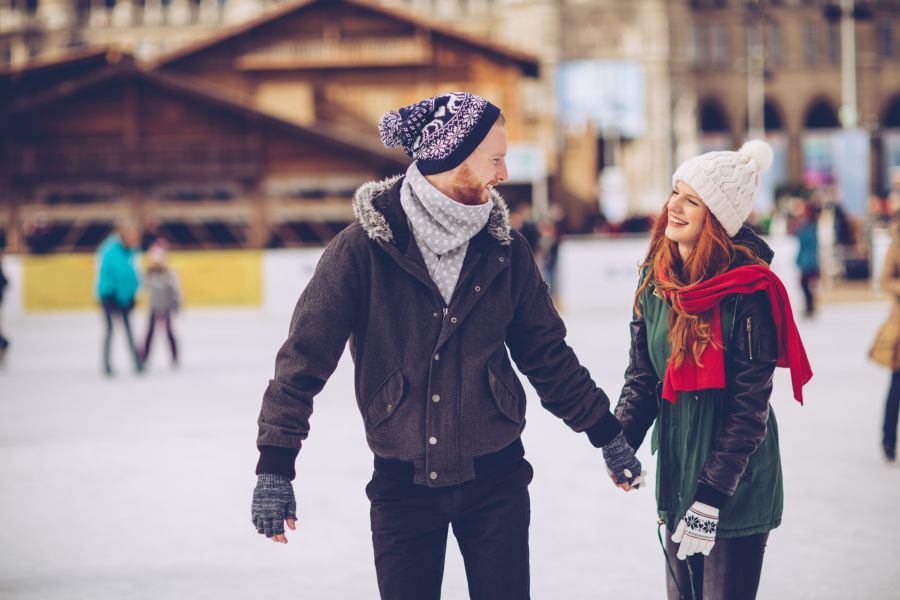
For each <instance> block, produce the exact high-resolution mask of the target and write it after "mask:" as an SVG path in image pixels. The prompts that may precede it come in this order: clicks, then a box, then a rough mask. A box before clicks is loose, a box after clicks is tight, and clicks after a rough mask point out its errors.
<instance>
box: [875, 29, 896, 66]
mask: <svg viewBox="0 0 900 600" xmlns="http://www.w3.org/2000/svg"><path fill="white" fill-rule="evenodd" d="M878 55H879V56H880V57H881V58H894V24H893V23H891V22H890V21H882V22H881V23H879V24H878Z"/></svg>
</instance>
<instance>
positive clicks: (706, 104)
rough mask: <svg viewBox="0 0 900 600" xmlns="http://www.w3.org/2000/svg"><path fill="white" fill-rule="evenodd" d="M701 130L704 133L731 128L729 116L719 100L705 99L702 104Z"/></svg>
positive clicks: (725, 130) (719, 131)
mask: <svg viewBox="0 0 900 600" xmlns="http://www.w3.org/2000/svg"><path fill="white" fill-rule="evenodd" d="M699 117H700V131H702V132H703V133H722V132H727V131H728V130H729V127H728V117H726V116H725V111H724V110H723V109H722V105H721V104H720V103H719V102H718V101H717V100H712V99H709V100H704V101H703V102H702V103H701V104H700V111H699Z"/></svg>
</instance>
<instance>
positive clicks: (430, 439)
mask: <svg viewBox="0 0 900 600" xmlns="http://www.w3.org/2000/svg"><path fill="white" fill-rule="evenodd" d="M428 443H429V444H431V445H432V446H434V445H435V444H437V438H436V437H434V436H432V437H430V438H428Z"/></svg>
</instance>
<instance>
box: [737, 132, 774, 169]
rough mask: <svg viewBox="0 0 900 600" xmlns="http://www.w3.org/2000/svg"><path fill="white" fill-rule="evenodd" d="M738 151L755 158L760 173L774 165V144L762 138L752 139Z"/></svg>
mask: <svg viewBox="0 0 900 600" xmlns="http://www.w3.org/2000/svg"><path fill="white" fill-rule="evenodd" d="M738 152H740V153H741V154H743V155H744V156H748V157H750V158H752V159H753V160H755V161H756V165H757V166H758V167H759V171H760V173H761V172H763V171H765V170H766V169H768V168H769V167H771V166H772V159H773V157H774V155H773V153H772V146H770V145H769V144H767V143H765V142H764V141H762V140H750V141H749V142H747V143H746V144H744V145H743V146H741V149H740V150H738Z"/></svg>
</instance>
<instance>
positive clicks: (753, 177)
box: [672, 140, 772, 237]
mask: <svg viewBox="0 0 900 600" xmlns="http://www.w3.org/2000/svg"><path fill="white" fill-rule="evenodd" d="M771 164H772V148H771V146H769V145H768V144H767V143H765V142H763V141H760V140H751V141H749V142H747V143H746V144H744V145H743V146H742V147H741V149H740V150H738V151H737V152H729V151H722V152H708V153H706V154H701V155H700V156H695V157H694V158H691V159H688V160H687V161H685V162H684V163H682V165H681V166H680V167H678V169H677V170H676V171H675V174H674V175H672V185H673V186H674V185H675V184H676V183H677V182H678V181H683V182H684V183H686V184H688V185H689V186H691V187H692V188H694V190H696V192H697V193H698V194H700V198H701V199H702V200H703V202H704V203H705V204H706V206H707V207H708V208H709V210H710V212H711V213H712V214H713V215H714V216H715V217H716V219H717V220H718V221H719V223H721V225H722V227H724V228H725V231H726V232H727V233H728V235H729V236H731V237H734V236H735V234H736V233H737V232H738V231H739V230H740V228H741V225H743V224H744V221H746V220H747V217H748V216H750V212H751V211H752V210H753V204H754V202H755V200H756V194H757V192H758V191H759V176H760V174H761V173H762V172H763V171H765V170H766V169H768V168H769V165H771Z"/></svg>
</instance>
